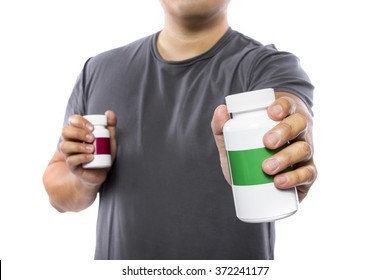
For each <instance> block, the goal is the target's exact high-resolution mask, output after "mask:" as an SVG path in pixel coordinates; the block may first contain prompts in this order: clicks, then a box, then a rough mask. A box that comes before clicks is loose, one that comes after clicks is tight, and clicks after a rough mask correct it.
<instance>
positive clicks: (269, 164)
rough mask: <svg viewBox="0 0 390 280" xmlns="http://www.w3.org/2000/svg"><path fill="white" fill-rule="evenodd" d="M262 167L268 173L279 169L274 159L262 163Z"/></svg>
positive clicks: (277, 162)
mask: <svg viewBox="0 0 390 280" xmlns="http://www.w3.org/2000/svg"><path fill="white" fill-rule="evenodd" d="M264 165H265V166H264V167H265V168H266V169H267V170H268V171H269V172H274V171H276V170H278V168H279V161H278V160H276V159H274V158H271V159H267V160H266V161H265V162H264Z"/></svg>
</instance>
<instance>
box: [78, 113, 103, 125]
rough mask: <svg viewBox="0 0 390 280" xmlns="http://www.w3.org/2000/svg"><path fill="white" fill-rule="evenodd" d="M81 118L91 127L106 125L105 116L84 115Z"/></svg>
mask: <svg viewBox="0 0 390 280" xmlns="http://www.w3.org/2000/svg"><path fill="white" fill-rule="evenodd" d="M83 117H84V118H85V119H87V120H88V121H89V122H90V123H91V124H93V125H102V126H106V125H107V117H106V115H86V116H83Z"/></svg>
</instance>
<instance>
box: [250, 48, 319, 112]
mask: <svg viewBox="0 0 390 280" xmlns="http://www.w3.org/2000/svg"><path fill="white" fill-rule="evenodd" d="M249 88H250V90H256V89H262V88H273V89H274V90H275V91H284V92H289V93H292V94H294V95H296V96H298V97H300V98H301V99H302V100H303V102H304V103H305V104H306V106H307V107H308V109H309V110H310V112H311V113H312V107H313V91H314V86H313V85H312V83H311V81H310V78H309V77H308V75H307V74H306V72H305V71H304V70H303V69H302V67H301V65H300V60H299V59H298V58H297V57H296V56H295V55H293V54H291V53H288V52H281V51H278V50H277V49H276V48H275V47H274V46H273V45H269V46H266V47H265V50H263V51H262V52H261V55H258V56H257V57H256V58H255V59H254V60H253V63H252V67H251V70H250V75H249Z"/></svg>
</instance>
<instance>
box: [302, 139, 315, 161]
mask: <svg viewBox="0 0 390 280" xmlns="http://www.w3.org/2000/svg"><path fill="white" fill-rule="evenodd" d="M300 150H301V151H302V154H303V155H304V158H303V160H309V159H311V158H312V157H313V148H312V146H311V145H310V144H309V143H307V142H305V141H301V142H300Z"/></svg>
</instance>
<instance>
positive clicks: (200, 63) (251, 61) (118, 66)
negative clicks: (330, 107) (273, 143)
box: [65, 29, 313, 259]
mask: <svg viewBox="0 0 390 280" xmlns="http://www.w3.org/2000/svg"><path fill="white" fill-rule="evenodd" d="M157 36H158V33H156V34H154V35H151V36H148V37H146V38H143V39H140V40H138V41H135V42H133V43H131V44H129V45H126V46H124V47H121V48H117V49H114V50H110V51H108V52H105V53H102V54H99V55H97V56H95V57H93V58H91V59H89V60H88V61H87V63H86V64H85V67H84V69H83V71H82V73H81V74H80V76H79V78H78V80H77V83H76V85H75V87H74V90H73V92H72V95H71V97H70V99H69V103H68V107H67V110H66V116H65V120H67V119H68V117H69V115H71V114H81V115H85V114H102V113H104V112H105V111H106V110H108V109H110V110H113V111H114V112H115V113H116V114H117V118H118V125H117V143H118V151H117V157H116V161H115V163H114V164H113V166H112V169H111V171H110V173H109V175H108V177H107V180H106V181H105V183H104V184H103V186H102V188H101V190H100V193H99V200H100V201H99V212H98V220H97V237H96V252H95V258H96V259H273V258H274V241H275V229H274V224H273V223H260V224H248V223H244V222H241V221H240V220H238V219H237V218H236V215H235V210H234V203H233V196H232V191H231V188H230V186H229V185H228V183H227V182H226V181H225V179H224V177H223V175H222V171H221V167H220V162H219V156H218V152H217V148H216V145H215V141H214V138H213V134H212V131H211V128H210V122H211V119H212V116H213V112H214V109H215V108H216V107H217V106H218V105H220V104H222V103H224V98H225V96H226V95H228V94H235V93H239V92H243V91H249V90H255V89H261V88H268V87H272V88H274V89H275V91H287V92H290V93H293V94H296V95H298V96H299V97H300V98H302V100H303V101H304V102H305V103H306V104H307V105H308V107H309V108H310V107H311V106H312V96H313V93H312V92H313V86H312V85H311V83H310V80H309V78H308V77H307V75H306V74H305V72H304V71H303V70H302V69H301V67H300V64H299V60H298V59H297V58H296V57H295V56H294V55H292V54H290V53H286V52H279V51H278V50H276V48H275V47H274V46H273V45H269V46H264V45H262V44H260V43H258V42H256V41H254V40H252V39H251V38H248V37H246V36H244V35H242V34H240V33H238V32H236V31H234V30H232V29H229V30H228V31H227V32H226V34H225V35H224V36H223V37H222V38H221V39H220V40H219V42H218V43H217V44H216V45H215V46H214V47H213V48H211V49H210V50H209V51H207V52H206V53H204V54H202V55H199V56H197V57H194V58H191V59H188V60H184V61H179V62H170V61H165V60H163V59H162V58H161V56H160V55H159V54H158V52H157V49H156V39H157ZM259 141H261V139H259Z"/></svg>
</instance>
